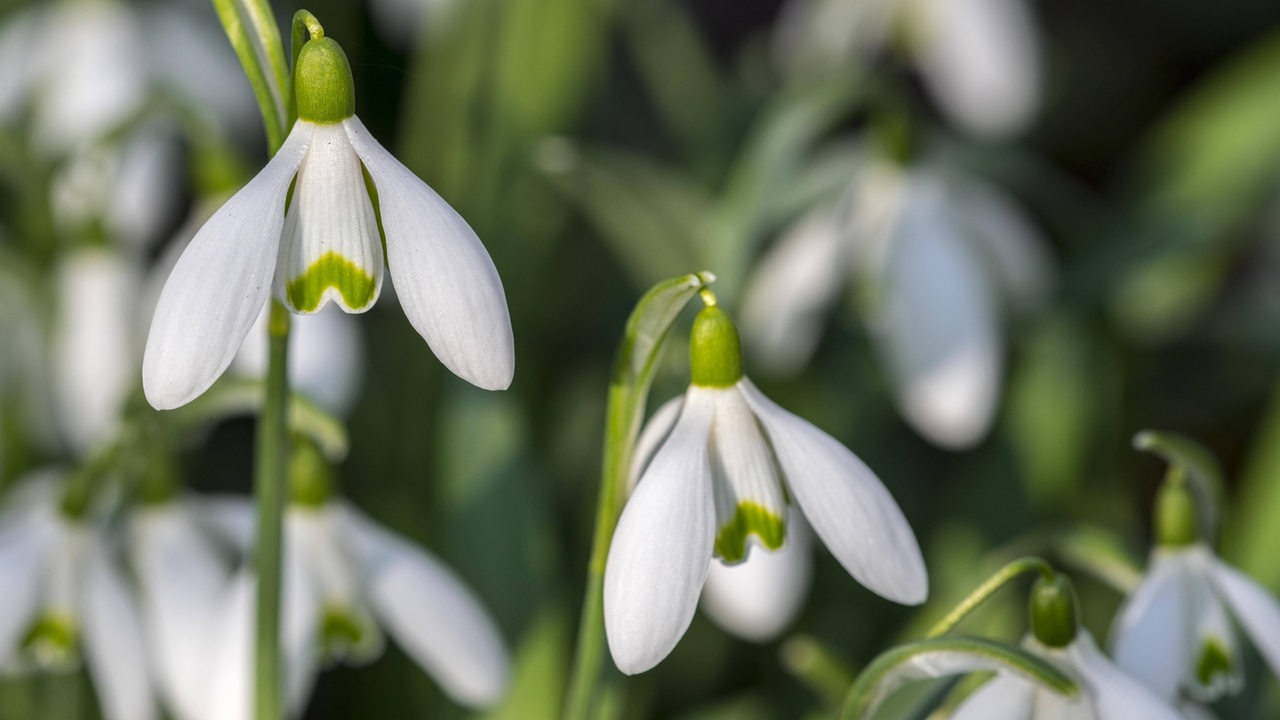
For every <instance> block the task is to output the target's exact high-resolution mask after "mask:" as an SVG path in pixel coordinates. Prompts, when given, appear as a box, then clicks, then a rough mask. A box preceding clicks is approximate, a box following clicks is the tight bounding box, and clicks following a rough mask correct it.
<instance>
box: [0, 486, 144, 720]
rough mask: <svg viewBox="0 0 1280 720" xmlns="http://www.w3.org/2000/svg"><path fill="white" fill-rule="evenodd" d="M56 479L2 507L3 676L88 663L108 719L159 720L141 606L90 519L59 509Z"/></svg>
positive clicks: (20, 491) (21, 489)
mask: <svg viewBox="0 0 1280 720" xmlns="http://www.w3.org/2000/svg"><path fill="white" fill-rule="evenodd" d="M62 490H63V483H62V481H61V477H60V475H59V474H58V473H56V472H40V473H35V474H33V475H31V476H28V478H27V479H25V480H23V481H20V484H19V485H18V486H17V487H16V488H15V489H14V490H13V491H12V492H11V493H10V494H9V496H8V497H7V498H6V502H5V505H4V507H3V510H0V588H3V589H4V591H3V592H0V672H3V673H5V674H24V673H29V672H35V671H46V672H60V671H62V672H65V671H70V670H74V669H75V668H76V667H78V665H79V662H80V659H81V658H83V660H84V662H85V665H86V666H87V668H88V671H89V678H90V680H91V681H92V683H93V688H94V691H95V693H96V694H97V697H98V704H99V706H100V707H101V708H102V712H103V716H104V717H105V718H106V720H155V719H156V718H158V717H159V715H158V711H157V708H156V704H155V700H154V697H153V694H152V687H151V680H150V677H149V673H150V670H149V668H150V660H149V658H148V657H147V655H146V651H145V647H144V642H143V635H142V627H141V623H140V620H139V617H138V609H137V604H136V600H135V599H134V597H133V595H132V592H131V590H130V588H129V587H128V585H127V584H126V582H125V579H124V577H123V575H122V574H121V572H120V570H119V568H118V567H117V565H116V563H115V561H114V560H113V558H112V557H111V554H110V551H109V548H110V547H111V542H110V539H109V538H108V537H107V536H106V534H105V533H104V532H103V529H102V528H101V527H100V526H99V524H98V523H97V521H96V520H95V519H94V518H93V517H92V516H89V517H84V518H73V517H71V516H69V515H67V514H66V513H65V512H64V511H63V509H62V499H63V497H62V496H63V493H62Z"/></svg>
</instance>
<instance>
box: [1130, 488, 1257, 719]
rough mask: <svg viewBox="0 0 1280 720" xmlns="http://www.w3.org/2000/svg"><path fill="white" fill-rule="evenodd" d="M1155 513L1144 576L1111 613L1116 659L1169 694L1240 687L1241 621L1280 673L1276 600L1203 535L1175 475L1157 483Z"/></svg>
mask: <svg viewBox="0 0 1280 720" xmlns="http://www.w3.org/2000/svg"><path fill="white" fill-rule="evenodd" d="M1155 519H1156V539H1157V543H1156V547H1155V548H1154V549H1153V550H1152V551H1151V561H1150V565H1149V566H1148V568H1147V574H1146V577H1144V578H1143V580H1142V583H1141V584H1140V585H1139V586H1138V587H1137V589H1136V590H1134V591H1133V594H1132V595H1130V596H1129V598H1128V600H1126V601H1125V605H1124V607H1122V608H1121V610H1120V613H1119V615H1117V618H1116V626H1115V629H1114V631H1113V641H1114V644H1115V656H1116V662H1117V663H1119V665H1120V666H1121V667H1123V668H1124V669H1125V670H1126V671H1127V672H1129V673H1131V674H1133V675H1134V677H1137V678H1139V679H1140V680H1142V681H1143V682H1144V683H1146V684H1147V686H1149V687H1150V688H1152V689H1153V690H1155V691H1156V692H1157V693H1159V694H1160V695H1161V696H1162V697H1165V698H1168V699H1169V700H1175V699H1177V698H1178V697H1179V695H1180V694H1181V693H1185V694H1186V695H1188V696H1190V697H1191V698H1192V699H1194V700H1197V701H1200V702H1212V701H1214V700H1217V699H1219V698H1220V697H1222V696H1223V695H1227V694H1231V693H1235V692H1238V691H1239V690H1240V689H1241V688H1242V687H1243V686H1244V664H1243V659H1242V658H1241V655H1240V647H1239V642H1238V638H1237V636H1236V630H1235V628H1234V624H1239V625H1240V626H1241V627H1242V628H1243V629H1244V630H1245V633H1246V634H1247V635H1248V636H1249V638H1250V639H1251V640H1252V641H1253V643H1254V644H1255V645H1256V646H1257V648H1258V651H1259V652H1260V653H1261V654H1262V657H1263V658H1264V659H1265V660H1266V662H1267V664H1268V665H1269V666H1270V668H1271V671H1272V672H1273V673H1274V674H1275V675H1277V676H1280V603H1277V602H1276V599H1275V597H1273V596H1272V595H1271V594H1270V593H1268V592H1267V591H1266V590H1265V589H1264V588H1263V587H1262V586H1260V585H1259V584H1258V583H1257V582H1255V581H1254V580H1252V579H1251V578H1249V577H1248V576H1246V575H1245V574H1244V573H1242V572H1240V571H1239V570H1236V569H1235V568H1233V567H1231V566H1230V565H1228V564H1226V563H1224V562H1223V561H1222V560H1221V559H1219V558H1218V557H1217V556H1216V555H1215V554H1214V552H1213V550H1211V549H1210V548H1209V546H1208V545H1206V544H1205V543H1204V542H1203V541H1201V540H1200V536H1199V531H1198V528H1197V526H1196V510H1195V504H1194V501H1193V499H1192V496H1191V493H1190V491H1189V489H1188V488H1187V487H1186V485H1185V484H1184V483H1183V482H1182V481H1181V480H1180V479H1179V478H1178V476H1177V475H1176V474H1171V476H1170V478H1169V479H1168V480H1166V481H1165V485H1164V487H1163V488H1161V491H1160V495H1159V496H1158V498H1157V503H1156V518H1155ZM1233 620H1234V623H1233Z"/></svg>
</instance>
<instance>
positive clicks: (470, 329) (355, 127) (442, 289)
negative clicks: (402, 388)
mask: <svg viewBox="0 0 1280 720" xmlns="http://www.w3.org/2000/svg"><path fill="white" fill-rule="evenodd" d="M342 125H343V127H344V128H346V131H347V136H348V137H349V138H350V139H351V145H352V146H353V147H354V148H355V150H356V153H357V154H358V155H359V156H360V159H361V160H362V161H364V166H365V168H366V169H367V170H368V171H369V176H370V177H372V178H373V184H374V186H375V187H376V188H377V191H378V204H379V206H380V210H381V215H382V229H383V230H384V231H385V233H386V237H387V265H388V266H389V268H390V270H391V279H392V281H394V283H395V290H396V296H397V297H398V298H399V299H400V304H401V305H402V306H403V307H404V312H405V315H407V316H408V317H409V322H410V323H411V324H412V325H413V327H414V329H415V330H417V331H418V333H419V334H420V335H422V337H423V338H424V339H425V340H426V341H427V344H428V345H430V346H431V350H432V351H433V352H434V353H435V354H436V357H438V358H440V362H442V363H444V365H445V367H447V368H449V369H450V370H452V371H453V372H454V374H456V375H458V376H459V377H461V378H462V379H464V380H466V381H467V382H470V383H471V384H473V385H476V386H478V387H482V388H484V389H486V390H504V389H506V388H507V387H508V386H510V385H511V378H512V377H513V376H514V374H515V341H514V339H513V338H512V335H511V318H510V316H509V315H508V313H507V300H506V295H505V294H504V292H503V290H502V280H501V278H499V277H498V271H497V269H496V268H495V267H494V266H493V260H491V259H490V258H489V253H488V252H486V251H485V249H484V245H482V244H480V238H478V237H476V234H475V231H473V230H472V229H471V227H470V226H469V225H467V222H466V221H465V220H463V219H462V216H460V215H458V213H457V212H455V211H454V209H453V208H451V207H449V204H448V203H446V202H445V201H444V200H442V199H441V198H440V196H439V195H437V194H436V193H435V191H434V190H432V189H431V188H429V187H427V184H426V183H424V182H422V181H421V180H419V179H418V177H417V176H415V175H414V174H413V173H411V172H409V169H408V168H406V167H405V166H404V165H402V164H400V161H399V160H396V159H395V158H394V157H392V155H391V154H390V153H388V152H387V151H386V149H384V148H383V147H382V146H381V145H379V144H378V141H376V140H374V139H373V137H372V136H371V135H370V134H369V131H368V130H366V129H365V127H364V124H363V123H361V122H360V120H359V118H356V117H351V118H349V119H347V120H345V121H344V122H343V123H342Z"/></svg>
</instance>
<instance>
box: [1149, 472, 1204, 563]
mask: <svg viewBox="0 0 1280 720" xmlns="http://www.w3.org/2000/svg"><path fill="white" fill-rule="evenodd" d="M1155 530H1156V544H1157V545H1160V546H1162V547H1185V546H1187V545H1190V544H1192V543H1194V542H1196V541H1197V540H1199V539H1200V533H1199V531H1198V530H1197V529H1196V503H1195V499H1194V498H1192V497H1191V489H1190V488H1188V487H1187V483H1186V482H1184V481H1183V480H1182V478H1181V477H1180V476H1178V477H1174V476H1171V477H1170V478H1169V479H1168V480H1166V481H1165V483H1164V485H1162V486H1161V487H1160V492H1159V494H1157V495H1156V504H1155Z"/></svg>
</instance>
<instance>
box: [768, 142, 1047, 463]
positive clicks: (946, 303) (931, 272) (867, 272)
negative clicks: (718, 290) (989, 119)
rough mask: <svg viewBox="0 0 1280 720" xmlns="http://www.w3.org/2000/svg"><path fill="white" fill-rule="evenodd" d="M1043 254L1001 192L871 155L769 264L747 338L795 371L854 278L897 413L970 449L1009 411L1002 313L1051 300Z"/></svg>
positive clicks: (780, 366) (943, 440)
mask: <svg viewBox="0 0 1280 720" xmlns="http://www.w3.org/2000/svg"><path fill="white" fill-rule="evenodd" d="M1046 247H1047V243H1046V242H1045V241H1044V240H1043V238H1042V237H1041V236H1040V234H1039V232H1037V231H1036V229H1035V228H1034V226H1033V225H1032V224H1031V223H1030V222H1029V220H1028V219H1027V218H1026V217H1025V216H1024V215H1023V214H1022V213H1021V212H1020V211H1019V210H1018V209H1017V208H1016V207H1014V206H1013V205H1012V204H1011V203H1010V202H1009V201H1008V200H1006V199H1005V198H1004V197H1003V196H1002V195H1001V194H1000V193H999V192H997V191H996V190H995V189H994V188H990V187H988V186H986V185H985V184H983V183H982V182H980V181H978V180H976V179H973V178H968V177H960V176H958V175H955V174H952V173H949V172H946V171H943V170H942V169H940V168H937V167H934V166H932V165H929V164H921V165H917V166H914V167H910V168H906V167H902V166H899V165H896V164H894V163H890V162H886V161H883V160H879V159H877V158H875V157H873V156H871V155H870V154H867V155H865V156H864V157H862V158H861V160H860V162H859V166H858V169H857V172H856V174H855V176H854V179H853V181H852V183H851V185H850V188H849V191H848V193H847V195H846V196H845V197H844V198H843V199H842V200H841V202H840V203H839V204H837V205H836V206H834V207H823V208H819V209H818V210H815V211H814V212H813V213H811V214H810V215H809V216H808V217H805V218H803V219H802V220H800V221H799V222H798V223H797V224H796V225H795V226H794V227H793V228H792V230H791V231H789V232H788V233H786V234H785V235H784V236H783V238H782V239H781V240H780V241H779V242H778V243H777V245H776V246H775V247H774V248H773V249H772V250H771V251H770V252H769V253H768V254H766V255H765V256H764V257H763V258H762V259H761V261H760V265H759V267H758V269H757V271H756V273H755V275H754V277H753V278H752V279H751V282H750V285H749V287H748V289H747V295H746V299H745V302H744V309H743V328H744V333H745V335H746V337H747V342H748V344H749V345H751V346H752V347H753V348H754V349H755V350H756V351H758V353H759V354H760V356H761V357H762V358H763V359H764V361H765V363H766V365H767V366H770V367H772V369H774V370H775V371H780V372H790V371H795V370H796V369H798V368H799V367H800V366H802V365H803V364H804V363H805V362H807V361H808V359H809V358H810V357H811V355H812V353H813V351H814V349H815V348H816V346H817V343H818V340H819V339H820V337H821V332H822V328H823V322H822V314H823V313H824V312H826V311H827V310H828V308H829V307H830V306H831V305H833V304H834V303H835V301H836V299H837V298H838V297H839V295H840V292H841V288H842V287H843V285H844V284H845V281H846V278H848V277H849V276H850V275H853V276H854V278H855V279H856V281H857V284H858V286H859V287H858V290H859V292H858V295H859V298H860V299H862V300H865V301H866V302H864V303H863V306H862V309H863V311H864V315H865V317H866V322H867V324H868V326H869V329H870V331H871V333H872V335H873V338H874V339H875V341H876V349H877V350H878V352H879V354H880V356H881V357H882V360H883V363H884V365H885V366H886V369H887V372H888V374H889V378H890V381H891V385H892V389H893V392H894V396H895V399H896V401H897V405H898V409H899V412H901V414H902V416H903V417H904V418H905V419H906V421H907V422H908V423H909V424H910V425H911V426H912V427H913V428H915V429H916V431H917V432H919V433H921V434H922V435H924V436H925V437H926V438H927V439H929V440H930V441H932V442H933V443H935V444H937V445H940V446H943V447H947V448H953V449H961V448H966V447H970V446H972V445H974V444H975V443H977V442H978V441H980V440H981V439H982V438H983V437H984V436H985V435H986V433H987V431H988V429H989V428H990V426H991V422H992V420H993V418H994V415H995V410H996V407H997V406H998V404H999V397H1000V386H1001V376H1002V373H1003V364H1004V351H1005V338H1004V332H1003V330H1002V327H1001V325H1002V323H1001V320H1002V317H1001V314H1002V313H1001V311H1002V309H1003V307H1002V306H1008V307H1009V308H1010V310H1012V311H1014V312H1017V311H1026V310H1028V309H1030V308H1032V307H1035V306H1036V305H1037V304H1039V303H1040V302H1041V301H1042V299H1043V297H1044V295H1045V293H1046V291H1047V290H1048V288H1049V286H1050V277H1051V273H1050V269H1049V268H1050V266H1049V260H1048V252H1047V250H1046Z"/></svg>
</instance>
